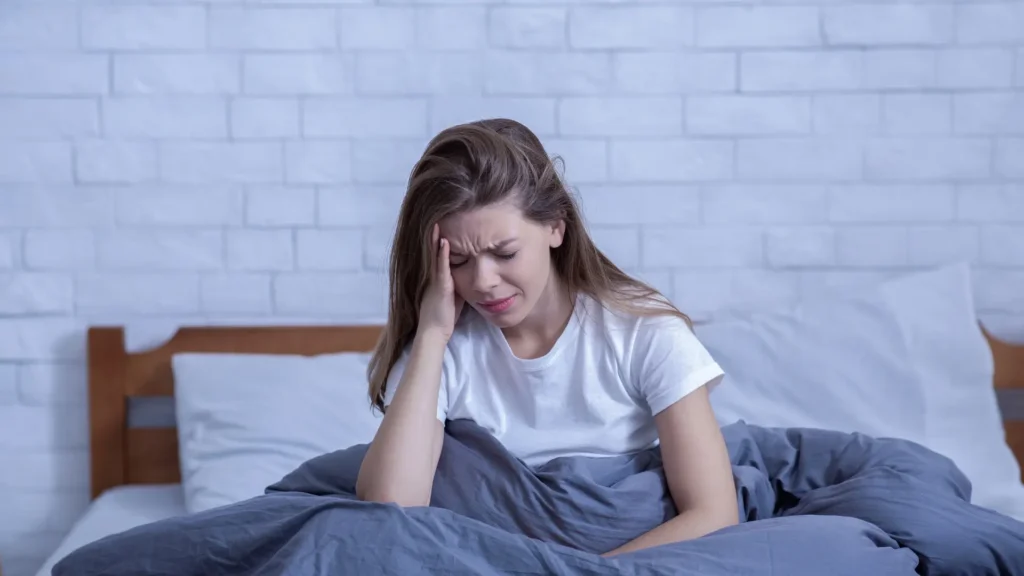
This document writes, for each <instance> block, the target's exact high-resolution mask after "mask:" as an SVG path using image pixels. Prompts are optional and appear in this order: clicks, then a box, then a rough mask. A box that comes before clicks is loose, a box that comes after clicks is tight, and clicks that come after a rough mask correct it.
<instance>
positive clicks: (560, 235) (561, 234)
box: [548, 219, 565, 248]
mask: <svg viewBox="0 0 1024 576" xmlns="http://www.w3.org/2000/svg"><path fill="white" fill-rule="evenodd" d="M549 238H550V240H549V242H548V243H549V244H550V245H551V247H552V248H558V247H559V246H561V245H562V240H564V239H565V220H561V219H559V220H556V221H555V222H554V223H553V224H551V235H550V237H549Z"/></svg>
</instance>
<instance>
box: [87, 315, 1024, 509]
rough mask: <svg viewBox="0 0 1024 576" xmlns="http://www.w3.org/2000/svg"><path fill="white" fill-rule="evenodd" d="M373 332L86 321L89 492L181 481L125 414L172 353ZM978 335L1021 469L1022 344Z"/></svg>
mask: <svg viewBox="0 0 1024 576" xmlns="http://www.w3.org/2000/svg"><path fill="white" fill-rule="evenodd" d="M380 331H381V327H380V326H275V327H237V328H236V327H190V328H182V329H180V330H178V331H177V332H176V333H175V334H174V336H173V337H172V338H171V339H170V340H168V341H167V342H165V343H164V344H162V345H161V346H159V347H156V348H153V349H150V350H145V351H142V352H137V353H129V352H128V351H127V350H126V348H125V339H124V330H123V329H122V328H117V327H114V328H106V327H95V328H91V329H90V330H89V333H88V354H89V416H90V427H91V439H90V446H91V448H90V450H91V458H92V459H91V462H92V496H93V498H95V497H96V496H98V495H99V494H101V493H102V492H103V491H104V490H107V489H108V488H113V487H115V486H120V485H123V484H160V483H177V482H180V480H181V476H180V470H179V467H178V439H177V433H176V430H175V428H173V427H156V428H153V427H143V428H136V427H130V426H129V419H128V404H129V401H130V400H131V399H133V398H145V397H157V396H163V397H170V396H172V395H173V393H174V383H173V377H172V372H171V356H172V355H174V354H177V353H179V352H235V353H245V352H247V353H257V354H301V355H315V354H328V353H332V352H345V351H358V352H365V351H369V350H371V349H372V348H373V346H374V345H375V344H376V342H377V339H378V337H379V336H380ZM985 336H986V337H987V338H988V341H989V344H990V346H991V349H992V355H993V358H994V360H995V378H994V382H993V385H994V386H995V388H996V390H997V391H998V392H999V393H1000V396H1001V403H1002V405H1003V406H1004V408H1005V409H1006V411H1005V412H1004V415H1006V416H1007V418H1006V419H1005V425H1006V436H1007V442H1008V444H1009V445H1010V447H1011V448H1012V449H1013V452H1014V454H1016V456H1017V461H1018V462H1020V463H1021V468H1022V469H1024V344H1020V345H1014V344H1009V343H1007V342H1003V341H1000V340H999V339H997V338H995V337H993V336H992V335H991V334H989V333H988V332H985ZM1022 476H1024V475H1022Z"/></svg>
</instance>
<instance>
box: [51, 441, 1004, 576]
mask: <svg viewBox="0 0 1024 576" xmlns="http://www.w3.org/2000/svg"><path fill="white" fill-rule="evenodd" d="M723 431H724V433H725V436H726V440H727V442H728V445H729V452H730V454H731V457H732V462H733V472H734V478H735V484H736V497H737V499H738V502H739V505H740V513H741V516H742V518H741V520H742V522H741V523H739V524H737V525H735V526H732V527H729V528H726V529H723V530H720V531H718V532H715V533H712V534H710V535H707V536H705V537H702V538H699V539H696V540H691V541H688V542H680V543H676V544H670V545H665V546H661V547H657V548H651V549H647V550H643V551H640V552H635V553H631V554H625V555H621V556H617V557H614V558H610V559H605V558H602V557H601V556H600V555H599V554H600V553H602V552H605V551H608V550H611V549H613V548H616V547H617V546H619V545H621V544H623V543H625V542H627V541H629V540H631V539H633V538H635V537H636V536H638V535H640V534H642V533H644V532H646V531H647V530H650V529H651V528H654V527H655V526H657V525H658V524H660V523H662V522H664V521H665V520H667V519H669V518H671V517H672V516H673V515H674V514H675V508H674V506H673V504H672V500H671V498H670V496H669V493H668V491H667V487H666V485H665V480H664V476H663V474H662V470H661V464H660V458H659V452H658V450H657V449H656V448H655V449H651V450H649V451H646V452H643V453H640V454H637V455H633V456H628V457H617V458H604V459H586V458H564V459H560V460H557V461H554V462H551V463H550V464H548V465H545V466H543V467H539V468H529V467H527V466H525V465H524V464H523V463H522V462H521V461H519V460H517V459H515V458H514V457H512V456H511V455H510V454H509V453H508V452H506V451H505V450H504V448H503V447H502V446H501V445H500V444H499V443H498V442H497V441H495V440H494V438H493V437H491V436H490V435H489V434H487V433H486V432H485V431H484V430H482V429H481V428H479V427H478V426H476V425H475V424H473V423H472V422H468V421H450V422H449V423H448V425H447V427H446V432H445V441H444V447H443V449H442V454H441V460H440V463H439V465H438V472H437V475H436V480H435V483H434V491H433V497H432V501H431V505H430V506H429V507H420V508H406V509H403V508H399V507H397V506H394V505H385V504H376V503H368V502H362V501H359V500H357V499H356V498H355V496H354V495H353V492H354V487H355V480H356V474H357V472H358V470H359V464H360V462H361V459H362V456H363V454H364V452H365V446H353V447H351V448H348V449H345V450H340V451H337V452H333V453H330V454H325V455H323V456H320V457H318V458H315V459H313V460H310V461H309V462H306V463H305V464H303V465H302V466H300V467H299V468H298V469H297V470H295V471H294V472H293V473H291V474H289V475H288V476H287V477H285V478H283V479H282V480H281V481H279V482H278V483H276V484H274V485H273V486H270V487H269V488H268V489H267V491H266V494H264V495H262V496H259V497H256V498H253V499H251V500H247V501H244V502H240V503H238V504H234V505H231V506H226V507H222V508H218V509H214V510H209V511H206V512H202V513H199V514H194V515H191V516H184V517H178V518H170V519H167V520H163V521H160V522H156V523H153V524H148V525H145V526H140V527H138V528H134V529H131V530H128V531H126V532H123V533H120V534H115V535H112V536H108V537H106V538H104V539H102V540H100V541H97V542H94V543H92V544H89V545H87V546H85V547H83V548H80V549H78V550H77V551H75V552H73V553H72V554H70V555H69V556H67V557H66V558H64V559H63V560H62V561H61V562H60V563H58V564H57V565H56V567H55V568H54V570H53V574H55V575H56V576H91V575H100V574H103V575H107V576H119V575H132V576H157V575H168V576H171V575H173V576H191V575H196V576H199V575H203V576H213V575H225V576H240V575H243V574H244V575H265V576H327V575H342V574H353V575H359V576H383V575H400V576H412V575H416V574H449V575H463V574H466V575H468V574H473V575H485V576H486V575H495V574H519V575H523V574H565V575H572V576H582V575H598V574H601V575H603V574H644V575H646V574H652V575H653V574H678V575H686V576H688V575H697V574H701V575H705V576H725V575H746V576H769V575H771V576H802V575H808V576H811V575H813V576H824V575H834V576H840V575H846V574H849V575H857V576H864V575H875V576H884V575H889V574H899V575H911V574H966V575H974V576H977V575H985V574H1020V575H1022V576H1024V523H1021V522H1018V521H1016V520H1013V519H1010V518H1008V517H1006V516H1002V515H1000V514H998V513H996V512H992V511H990V510H986V509H983V508H979V507H976V506H973V505H971V504H969V499H970V484H969V483H968V481H967V479H966V478H965V477H964V476H963V474H962V473H961V472H960V471H959V470H958V469H957V468H956V467H955V466H954V465H953V464H952V463H951V461H949V460H948V459H946V458H944V457H941V456H939V455H937V454H935V453H933V452H930V451H928V450H926V449H924V448H922V447H920V446H918V445H916V444H913V443H910V442H906V441H900V440H892V439H873V438H868V437H865V436H860V435H851V434H844V433H839V432H830V431H823V430H813V429H786V430H782V429H768V428H760V427H756V426H749V425H746V424H744V423H742V422H740V423H736V424H733V425H730V426H726V427H725V428H724V429H723Z"/></svg>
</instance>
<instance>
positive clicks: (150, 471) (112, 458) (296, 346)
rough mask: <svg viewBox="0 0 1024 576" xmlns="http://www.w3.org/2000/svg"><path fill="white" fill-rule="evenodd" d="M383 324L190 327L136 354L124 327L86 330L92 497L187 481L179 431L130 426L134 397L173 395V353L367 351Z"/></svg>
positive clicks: (306, 353)
mask: <svg viewBox="0 0 1024 576" xmlns="http://www.w3.org/2000/svg"><path fill="white" fill-rule="evenodd" d="M381 328H382V327H381V326H294V327H293V326H269V327H189V328H181V329H179V330H178V331H177V332H176V333H175V334H174V336H173V337H171V338H170V339H169V340H167V341H166V342H164V343H163V344H162V345H161V346H159V347H156V348H153V349H150V350H145V351H142V352H137V353H129V352H128V351H127V349H126V347H125V338H124V329H123V328H120V327H93V328H90V329H89V332H88V361H89V419H90V434H91V437H90V454H91V465H92V482H91V490H92V497H93V498H95V497H97V496H99V495H100V494H101V493H102V492H103V491H104V490H107V489H108V488H113V487H115V486H120V485H123V484H163V483H177V482H180V481H181V471H180V469H179V467H178V438H177V430H176V429H175V428H174V427H138V428H136V427H130V426H129V418H128V404H129V401H130V400H131V399H133V398H146V397H159V396H163V397H171V396H173V394H174V379H173V375H172V371H171V356H173V355H174V354H178V353H181V352H234V353H252V354H301V355H308V356H312V355H316V354H329V353H333V352H367V351H370V350H372V349H373V347H374V345H375V344H376V343H377V339H378V338H379V336H380V333H381Z"/></svg>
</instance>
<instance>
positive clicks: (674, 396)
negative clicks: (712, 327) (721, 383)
mask: <svg viewBox="0 0 1024 576" xmlns="http://www.w3.org/2000/svg"><path fill="white" fill-rule="evenodd" d="M596 318H597V319H598V322H599V323H600V324H601V325H602V326H603V330H602V332H603V333H604V334H605V335H606V337H607V338H608V340H609V342H611V343H612V345H613V346H614V347H616V348H618V350H619V355H620V356H619V357H620V360H621V362H622V363H623V366H624V368H625V372H626V377H627V378H628V379H629V381H630V383H631V384H632V386H633V387H634V389H635V390H637V391H638V392H639V393H640V395H641V396H642V397H643V398H644V399H645V400H646V401H647V402H648V404H649V405H650V408H651V409H652V411H653V412H654V413H657V412H660V411H661V410H663V409H665V408H666V407H668V406H669V405H671V404H672V403H673V402H675V401H676V400H678V399H680V398H681V397H683V396H685V395H687V394H689V393H690V392H692V391H693V390H696V389H697V388H699V387H701V386H703V385H705V384H711V385H714V384H715V383H717V382H718V380H719V378H720V377H721V376H722V374H723V371H722V369H721V367H720V366H719V365H718V363H717V362H716V361H715V359H714V358H713V357H712V355H711V353H710V352H709V351H708V349H707V348H706V347H705V346H704V345H703V344H702V343H701V341H700V340H699V339H698V338H697V335H696V334H695V333H694V331H693V328H692V327H691V325H690V323H689V322H688V321H687V320H686V319H685V318H683V317H682V316H680V315H677V314H672V313H669V312H667V311H661V310H657V309H655V308H654V307H653V306H652V307H650V308H644V309H642V310H639V311H636V312H630V311H624V310H622V309H619V308H617V307H615V306H613V305H604V306H601V311H600V312H598V313H597V316H596Z"/></svg>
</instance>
